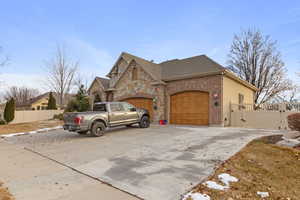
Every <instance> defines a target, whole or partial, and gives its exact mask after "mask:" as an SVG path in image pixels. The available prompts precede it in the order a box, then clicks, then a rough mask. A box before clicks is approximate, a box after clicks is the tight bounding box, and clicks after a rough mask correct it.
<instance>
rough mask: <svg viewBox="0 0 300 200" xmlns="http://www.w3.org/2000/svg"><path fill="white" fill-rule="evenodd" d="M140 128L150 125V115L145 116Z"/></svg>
mask: <svg viewBox="0 0 300 200" xmlns="http://www.w3.org/2000/svg"><path fill="white" fill-rule="evenodd" d="M139 126H140V128H148V127H149V126H150V119H149V117H148V116H146V115H145V116H143V117H142V119H141V121H140V123H139Z"/></svg>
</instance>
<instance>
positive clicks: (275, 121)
mask: <svg viewBox="0 0 300 200" xmlns="http://www.w3.org/2000/svg"><path fill="white" fill-rule="evenodd" d="M293 113H296V112H290V111H288V112H278V111H234V112H233V113H231V126H233V127H243V128H261V129H273V130H278V129H283V130H289V127H288V122H287V116H289V115H291V114H293Z"/></svg>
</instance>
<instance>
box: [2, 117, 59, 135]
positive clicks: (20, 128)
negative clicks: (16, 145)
mask: <svg viewBox="0 0 300 200" xmlns="http://www.w3.org/2000/svg"><path fill="white" fill-rule="evenodd" d="M62 124H63V121H58V120H47V121H36V122H27V123H20V124H6V125H0V135H1V134H8V133H20V132H29V131H35V130H37V129H41V128H51V127H55V126H60V125H62Z"/></svg>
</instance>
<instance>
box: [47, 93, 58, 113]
mask: <svg viewBox="0 0 300 200" xmlns="http://www.w3.org/2000/svg"><path fill="white" fill-rule="evenodd" d="M47 109H48V110H56V109H57V107H56V99H55V98H54V96H53V94H52V92H50V94H49V100H48V107H47Z"/></svg>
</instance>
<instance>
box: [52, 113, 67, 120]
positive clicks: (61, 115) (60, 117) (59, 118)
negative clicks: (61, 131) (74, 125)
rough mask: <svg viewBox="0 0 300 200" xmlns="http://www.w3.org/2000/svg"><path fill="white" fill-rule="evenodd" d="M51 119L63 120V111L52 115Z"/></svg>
mask: <svg viewBox="0 0 300 200" xmlns="http://www.w3.org/2000/svg"><path fill="white" fill-rule="evenodd" d="M53 119H58V120H63V119H64V117H63V113H61V114H56V115H54V116H53Z"/></svg>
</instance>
